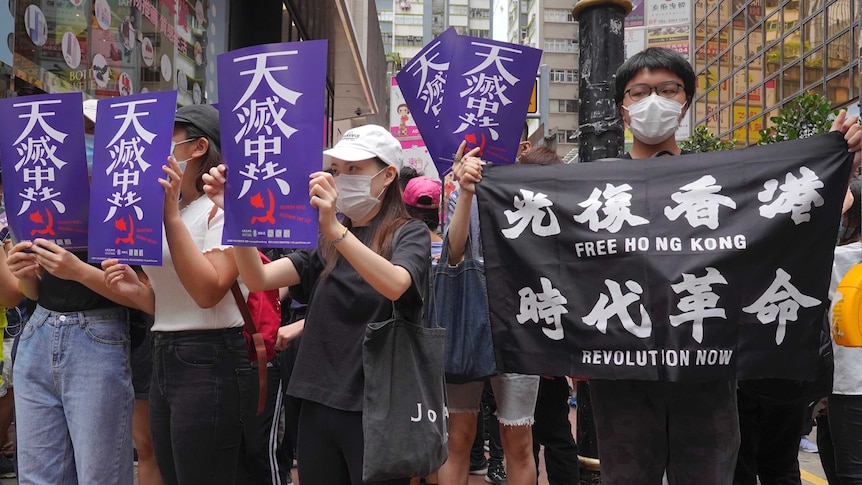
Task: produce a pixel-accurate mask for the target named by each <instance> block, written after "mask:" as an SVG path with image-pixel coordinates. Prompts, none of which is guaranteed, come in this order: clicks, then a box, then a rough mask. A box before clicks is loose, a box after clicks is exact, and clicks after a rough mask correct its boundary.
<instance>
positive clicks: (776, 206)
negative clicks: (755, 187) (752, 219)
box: [757, 166, 823, 225]
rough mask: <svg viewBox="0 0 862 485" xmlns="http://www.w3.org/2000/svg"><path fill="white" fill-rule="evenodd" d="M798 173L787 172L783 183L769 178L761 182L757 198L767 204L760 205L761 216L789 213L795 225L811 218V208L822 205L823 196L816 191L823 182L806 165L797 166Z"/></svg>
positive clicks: (770, 217) (768, 216) (771, 216)
mask: <svg viewBox="0 0 862 485" xmlns="http://www.w3.org/2000/svg"><path fill="white" fill-rule="evenodd" d="M799 174H800V176H799V177H797V176H796V175H794V174H792V173H790V172H788V173H787V174H786V175H785V177H784V183H779V182H778V180H775V179H770V180H767V181H766V182H765V183H764V184H763V190H762V191H760V192H758V194H757V199H758V200H759V201H761V202H764V203H766V202H768V204H764V205H762V206H760V215H761V216H763V217H766V218H769V219H772V218H774V217H775V216H777V215H778V214H791V216H790V218H791V219H793V222H794V223H796V224H797V225H799V224H802V223H803V222H808V221H809V220H811V215H810V214H809V212H810V211H811V209H812V208H813V207H820V206H822V205H823V197H822V196H821V195H820V193H819V192H817V189H821V188H823V182H822V181H821V180H820V178H819V177H817V174H816V173H814V172H813V171H812V170H811V169H809V168H808V167H805V166H802V167H799ZM776 192H778V195H777V196H776Z"/></svg>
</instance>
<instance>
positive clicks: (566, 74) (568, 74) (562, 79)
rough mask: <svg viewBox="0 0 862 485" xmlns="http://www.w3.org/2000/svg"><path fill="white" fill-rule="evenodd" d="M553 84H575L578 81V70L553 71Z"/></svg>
mask: <svg viewBox="0 0 862 485" xmlns="http://www.w3.org/2000/svg"><path fill="white" fill-rule="evenodd" d="M550 77H551V80H550V81H551V82H552V83H573V82H577V80H578V70H577V69H551V76H550Z"/></svg>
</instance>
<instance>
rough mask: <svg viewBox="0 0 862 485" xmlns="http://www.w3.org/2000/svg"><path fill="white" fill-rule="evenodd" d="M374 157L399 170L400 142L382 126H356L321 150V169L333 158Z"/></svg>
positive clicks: (329, 163)
mask: <svg viewBox="0 0 862 485" xmlns="http://www.w3.org/2000/svg"><path fill="white" fill-rule="evenodd" d="M375 157H377V158H379V159H380V160H383V163H385V164H387V165H392V166H393V167H395V168H397V169H398V170H399V171H400V170H401V160H402V157H403V154H402V152H401V142H399V141H398V139H396V138H395V137H394V136H392V133H389V131H388V130H387V129H386V128H383V127H382V126H378V125H363V126H358V127H356V128H351V129H349V130H347V131H346V132H344V135H342V137H341V139H340V140H338V143H336V144H335V146H334V147H332V148H330V149H329V150H324V151H323V169H324V170H327V169H329V167H330V166H331V165H332V159H333V158H337V159H339V160H344V161H347V162H358V161H360V160H367V159H369V158H375Z"/></svg>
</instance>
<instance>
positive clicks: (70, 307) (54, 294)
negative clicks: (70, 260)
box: [38, 251, 119, 313]
mask: <svg viewBox="0 0 862 485" xmlns="http://www.w3.org/2000/svg"><path fill="white" fill-rule="evenodd" d="M74 254H75V256H77V257H78V258H80V259H81V260H82V261H86V260H87V252H86V251H79V252H75V253H74ZM93 266H95V265H93ZM38 303H39V305H41V306H42V307H43V308H47V309H48V310H51V311H55V312H59V313H69V312H81V311H86V310H97V309H101V308H112V307H116V306H119V305H117V304H116V303H114V302H113V301H111V300H109V299H107V298H105V297H104V296H102V295H100V294H98V293H96V292H95V291H93V290H91V289H89V288H87V287H86V286H84V285H82V284H81V283H78V282H77V281H72V280H64V279H61V278H57V277H56V276H54V275H52V274H51V273H49V272H47V271H43V272H42V280H41V281H40V282H39V300H38Z"/></svg>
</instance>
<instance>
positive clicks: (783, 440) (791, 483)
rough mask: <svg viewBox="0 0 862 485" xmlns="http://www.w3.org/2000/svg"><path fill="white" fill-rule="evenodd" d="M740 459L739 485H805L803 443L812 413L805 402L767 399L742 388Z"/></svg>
mask: <svg viewBox="0 0 862 485" xmlns="http://www.w3.org/2000/svg"><path fill="white" fill-rule="evenodd" d="M737 403H738V408H739V434H740V445H739V455H738V457H737V460H736V474H735V476H734V480H733V483H734V484H735V485H755V484H756V483H757V479H758V478H760V483H761V484H763V485H801V483H802V480H801V478H800V477H799V458H798V455H799V440H800V438H801V437H802V429H803V426H804V425H805V415H806V413H807V412H808V405H807V403H805V402H803V401H802V400H801V399H797V400H791V401H781V400H775V399H771V398H764V397H762V396H761V395H759V394H758V393H756V392H751V391H749V390H747V389H746V388H745V387H743V386H740V388H739V389H738V390H737Z"/></svg>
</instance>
